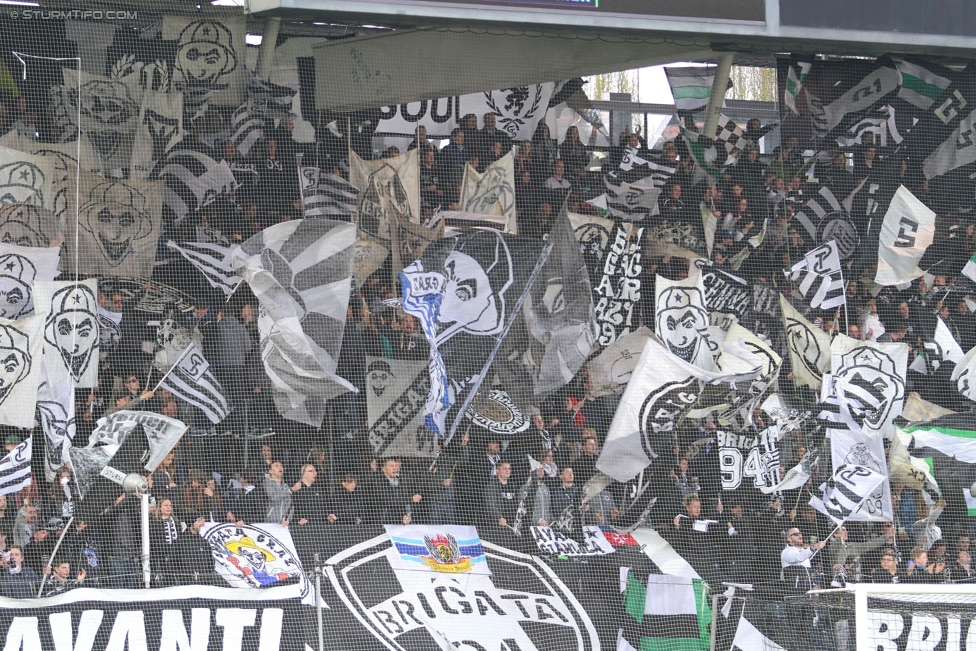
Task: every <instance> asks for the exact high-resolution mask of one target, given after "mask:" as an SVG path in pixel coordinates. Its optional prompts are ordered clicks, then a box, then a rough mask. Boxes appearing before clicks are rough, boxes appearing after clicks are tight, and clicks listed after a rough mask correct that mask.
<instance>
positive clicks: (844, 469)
mask: <svg viewBox="0 0 976 651" xmlns="http://www.w3.org/2000/svg"><path fill="white" fill-rule="evenodd" d="M885 483H887V477H886V476H885V475H883V474H881V473H880V472H877V471H876V470H872V469H871V468H868V467H867V466H859V465H855V464H842V465H840V466H838V467H837V468H836V469H835V470H834V476H833V477H831V478H830V481H827V482H825V483H823V484H821V485H820V492H821V495H813V496H812V497H811V498H810V505H811V506H813V508H815V509H817V510H818V511H820V512H821V513H823V514H824V515H826V516H827V517H828V518H830V519H831V520H833V521H834V523H835V524H836V525H837V526H840V525H841V524H843V523H844V522H846V521H847V520H848V519H852V516H854V514H855V513H857V511H858V509H860V507H861V505H862V504H864V502H865V501H867V500H868V499H869V498H870V497H871V495H872V494H873V493H875V492H877V489H878V488H879V487H880V486H881V485H882V484H885Z"/></svg>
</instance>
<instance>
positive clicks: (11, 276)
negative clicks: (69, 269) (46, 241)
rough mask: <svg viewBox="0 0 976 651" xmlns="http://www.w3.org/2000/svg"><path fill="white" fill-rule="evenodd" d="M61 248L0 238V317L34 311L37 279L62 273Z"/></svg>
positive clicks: (15, 316)
mask: <svg viewBox="0 0 976 651" xmlns="http://www.w3.org/2000/svg"><path fill="white" fill-rule="evenodd" d="M60 255H61V249H60V248H59V247H45V248H35V247H27V246H18V245H16V244H8V243H5V242H2V241H0V296H3V301H2V302H0V318H3V319H12V320H17V319H20V318H23V317H26V316H30V315H31V314H34V282H35V281H38V280H54V278H55V277H56V276H57V275H58V273H59V272H58V260H59V257H60Z"/></svg>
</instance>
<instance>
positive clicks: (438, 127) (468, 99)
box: [376, 81, 556, 140]
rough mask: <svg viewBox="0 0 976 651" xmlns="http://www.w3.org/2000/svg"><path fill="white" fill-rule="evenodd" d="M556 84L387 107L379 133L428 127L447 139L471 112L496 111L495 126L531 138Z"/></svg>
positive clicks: (403, 132) (430, 132) (514, 136)
mask: <svg viewBox="0 0 976 651" xmlns="http://www.w3.org/2000/svg"><path fill="white" fill-rule="evenodd" d="M555 86H556V84H555V83H554V82H551V81H550V82H545V83H542V84H532V85H531V86H517V87H515V88H503V89H501V90H490V91H485V92H483V93H471V94H470V95H460V96H455V97H442V98H440V99H434V100H423V101H420V102H410V103H408V104H400V105H398V106H384V107H383V108H382V109H381V110H382V114H381V117H380V121H379V124H377V125H376V133H377V134H394V135H409V134H414V133H416V132H417V127H418V126H422V127H425V128H426V129H427V135H428V136H431V137H439V138H447V137H448V136H450V135H451V131H453V130H454V129H455V128H456V127H458V126H460V124H459V122H460V120H461V118H462V117H464V116H465V115H468V114H469V113H471V114H474V115H475V116H477V118H478V122H479V123H480V122H481V121H482V116H484V114H485V113H493V114H495V127H496V128H497V129H500V130H501V131H504V132H505V133H506V134H507V135H508V137H509V138H512V139H513V140H529V139H530V138H532V135H533V134H534V133H535V129H536V127H537V126H538V124H539V121H540V120H542V119H543V118H544V117H545V115H546V109H547V108H548V107H549V98H550V97H551V96H552V91H553V89H554V88H555Z"/></svg>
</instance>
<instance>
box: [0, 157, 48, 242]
mask: <svg viewBox="0 0 976 651" xmlns="http://www.w3.org/2000/svg"><path fill="white" fill-rule="evenodd" d="M52 175H53V174H52V169H51V161H50V160H49V159H47V158H46V157H44V156H34V155H31V154H28V153H25V152H22V151H18V150H16V149H9V148H7V147H0V205H4V204H30V205H32V206H38V207H44V208H49V209H50V208H51V207H52V205H51V199H52V197H51V177H52ZM45 246H46V245H45Z"/></svg>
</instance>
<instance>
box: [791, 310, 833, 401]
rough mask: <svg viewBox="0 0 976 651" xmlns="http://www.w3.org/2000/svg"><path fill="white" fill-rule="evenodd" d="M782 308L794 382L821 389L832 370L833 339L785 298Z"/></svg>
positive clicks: (798, 384)
mask: <svg viewBox="0 0 976 651" xmlns="http://www.w3.org/2000/svg"><path fill="white" fill-rule="evenodd" d="M779 305H780V311H781V312H782V313H783V327H784V328H785V330H786V348H787V351H788V352H789V357H790V368H791V369H792V370H793V378H794V382H796V384H797V386H808V387H811V388H812V389H819V388H820V386H821V384H822V383H823V375H824V373H826V372H827V371H828V370H830V335H829V334H827V333H826V332H824V331H823V329H822V328H818V327H817V326H815V325H814V324H812V323H810V322H809V321H808V320H807V319H806V318H804V316H803V315H802V314H800V312H798V311H797V310H796V308H794V307H793V306H792V305H791V304H790V302H789V301H787V300H786V297H785V296H783V295H782V294H779Z"/></svg>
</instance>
